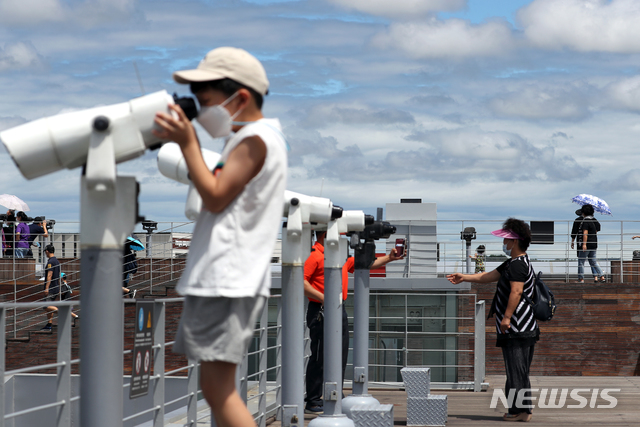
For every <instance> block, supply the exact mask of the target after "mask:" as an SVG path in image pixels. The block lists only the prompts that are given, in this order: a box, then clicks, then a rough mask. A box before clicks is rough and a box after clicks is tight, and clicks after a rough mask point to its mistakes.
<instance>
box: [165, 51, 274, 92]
mask: <svg viewBox="0 0 640 427" xmlns="http://www.w3.org/2000/svg"><path fill="white" fill-rule="evenodd" d="M224 78H229V79H231V80H235V81H236V82H238V83H240V84H243V85H245V86H247V87H250V88H251V89H253V90H255V91H256V92H258V93H259V94H261V95H266V94H267V93H268V92H269V80H267V73H266V71H264V67H263V66H262V64H261V63H260V61H258V59H257V58H256V57H255V56H253V55H251V54H250V53H249V52H247V51H246V50H244V49H238V48H235V47H219V48H217V49H213V50H212V51H210V52H209V53H207V55H206V56H205V57H204V59H203V60H202V61H200V64H199V65H198V68H196V69H195V70H184V71H176V72H175V73H173V79H174V80H175V81H176V82H178V83H182V84H188V83H194V82H206V81H209V80H220V79H224Z"/></svg>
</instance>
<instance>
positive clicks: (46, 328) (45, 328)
mask: <svg viewBox="0 0 640 427" xmlns="http://www.w3.org/2000/svg"><path fill="white" fill-rule="evenodd" d="M52 327H53V324H51V323H47V324H46V325H44V327H43V328H42V329H40V330H41V331H50V330H51V328H52Z"/></svg>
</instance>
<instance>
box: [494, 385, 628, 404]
mask: <svg viewBox="0 0 640 427" xmlns="http://www.w3.org/2000/svg"><path fill="white" fill-rule="evenodd" d="M620 390H621V389H619V388H603V389H602V390H600V389H597V388H574V389H571V390H569V389H568V388H563V389H558V388H525V389H521V390H520V391H519V392H518V394H517V395H516V391H515V390H509V395H508V396H507V395H506V394H505V393H504V390H500V389H495V390H493V397H492V398H491V409H495V408H496V407H497V405H498V402H501V403H502V405H503V406H504V407H505V408H509V407H512V406H513V403H514V401H515V404H516V407H518V408H535V407H536V405H537V407H538V408H542V409H547V408H567V409H580V408H586V407H587V405H589V407H590V408H597V409H610V408H615V407H616V405H617V404H618V399H616V398H615V397H613V396H611V394H610V393H618V392H620ZM537 391H540V397H538V396H533V395H532V393H533V392H537ZM527 392H529V393H528V394H527ZM598 397H600V398H601V399H602V400H605V401H607V402H609V403H607V404H602V403H601V404H597V401H598Z"/></svg>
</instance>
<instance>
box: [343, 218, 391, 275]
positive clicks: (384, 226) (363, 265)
mask: <svg viewBox="0 0 640 427" xmlns="http://www.w3.org/2000/svg"><path fill="white" fill-rule="evenodd" d="M395 232H396V227H394V226H393V225H391V224H390V223H388V222H387V221H375V222H374V223H373V224H370V225H367V226H366V227H365V228H364V230H362V231H359V232H354V233H351V235H350V239H349V246H350V247H351V249H353V250H354V251H355V268H356V269H357V270H363V269H369V268H370V267H371V265H372V264H373V262H374V261H375V259H376V244H375V241H376V240H380V239H388V238H389V237H391V235H392V234H395Z"/></svg>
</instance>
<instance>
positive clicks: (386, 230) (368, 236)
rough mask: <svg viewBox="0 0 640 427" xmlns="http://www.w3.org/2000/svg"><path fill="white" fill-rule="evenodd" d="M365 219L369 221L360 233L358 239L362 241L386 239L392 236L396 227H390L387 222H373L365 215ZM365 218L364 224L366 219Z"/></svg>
mask: <svg viewBox="0 0 640 427" xmlns="http://www.w3.org/2000/svg"><path fill="white" fill-rule="evenodd" d="M366 217H370V218H371V221H370V222H369V223H368V225H367V226H366V227H365V228H364V231H361V232H360V233H359V234H360V238H361V239H364V240H380V239H388V238H389V237H391V235H392V234H395V232H396V227H394V226H393V225H391V224H390V223H389V222H387V221H374V220H373V216H371V215H366ZM366 217H365V223H366V222H367V219H368V218H366Z"/></svg>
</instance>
